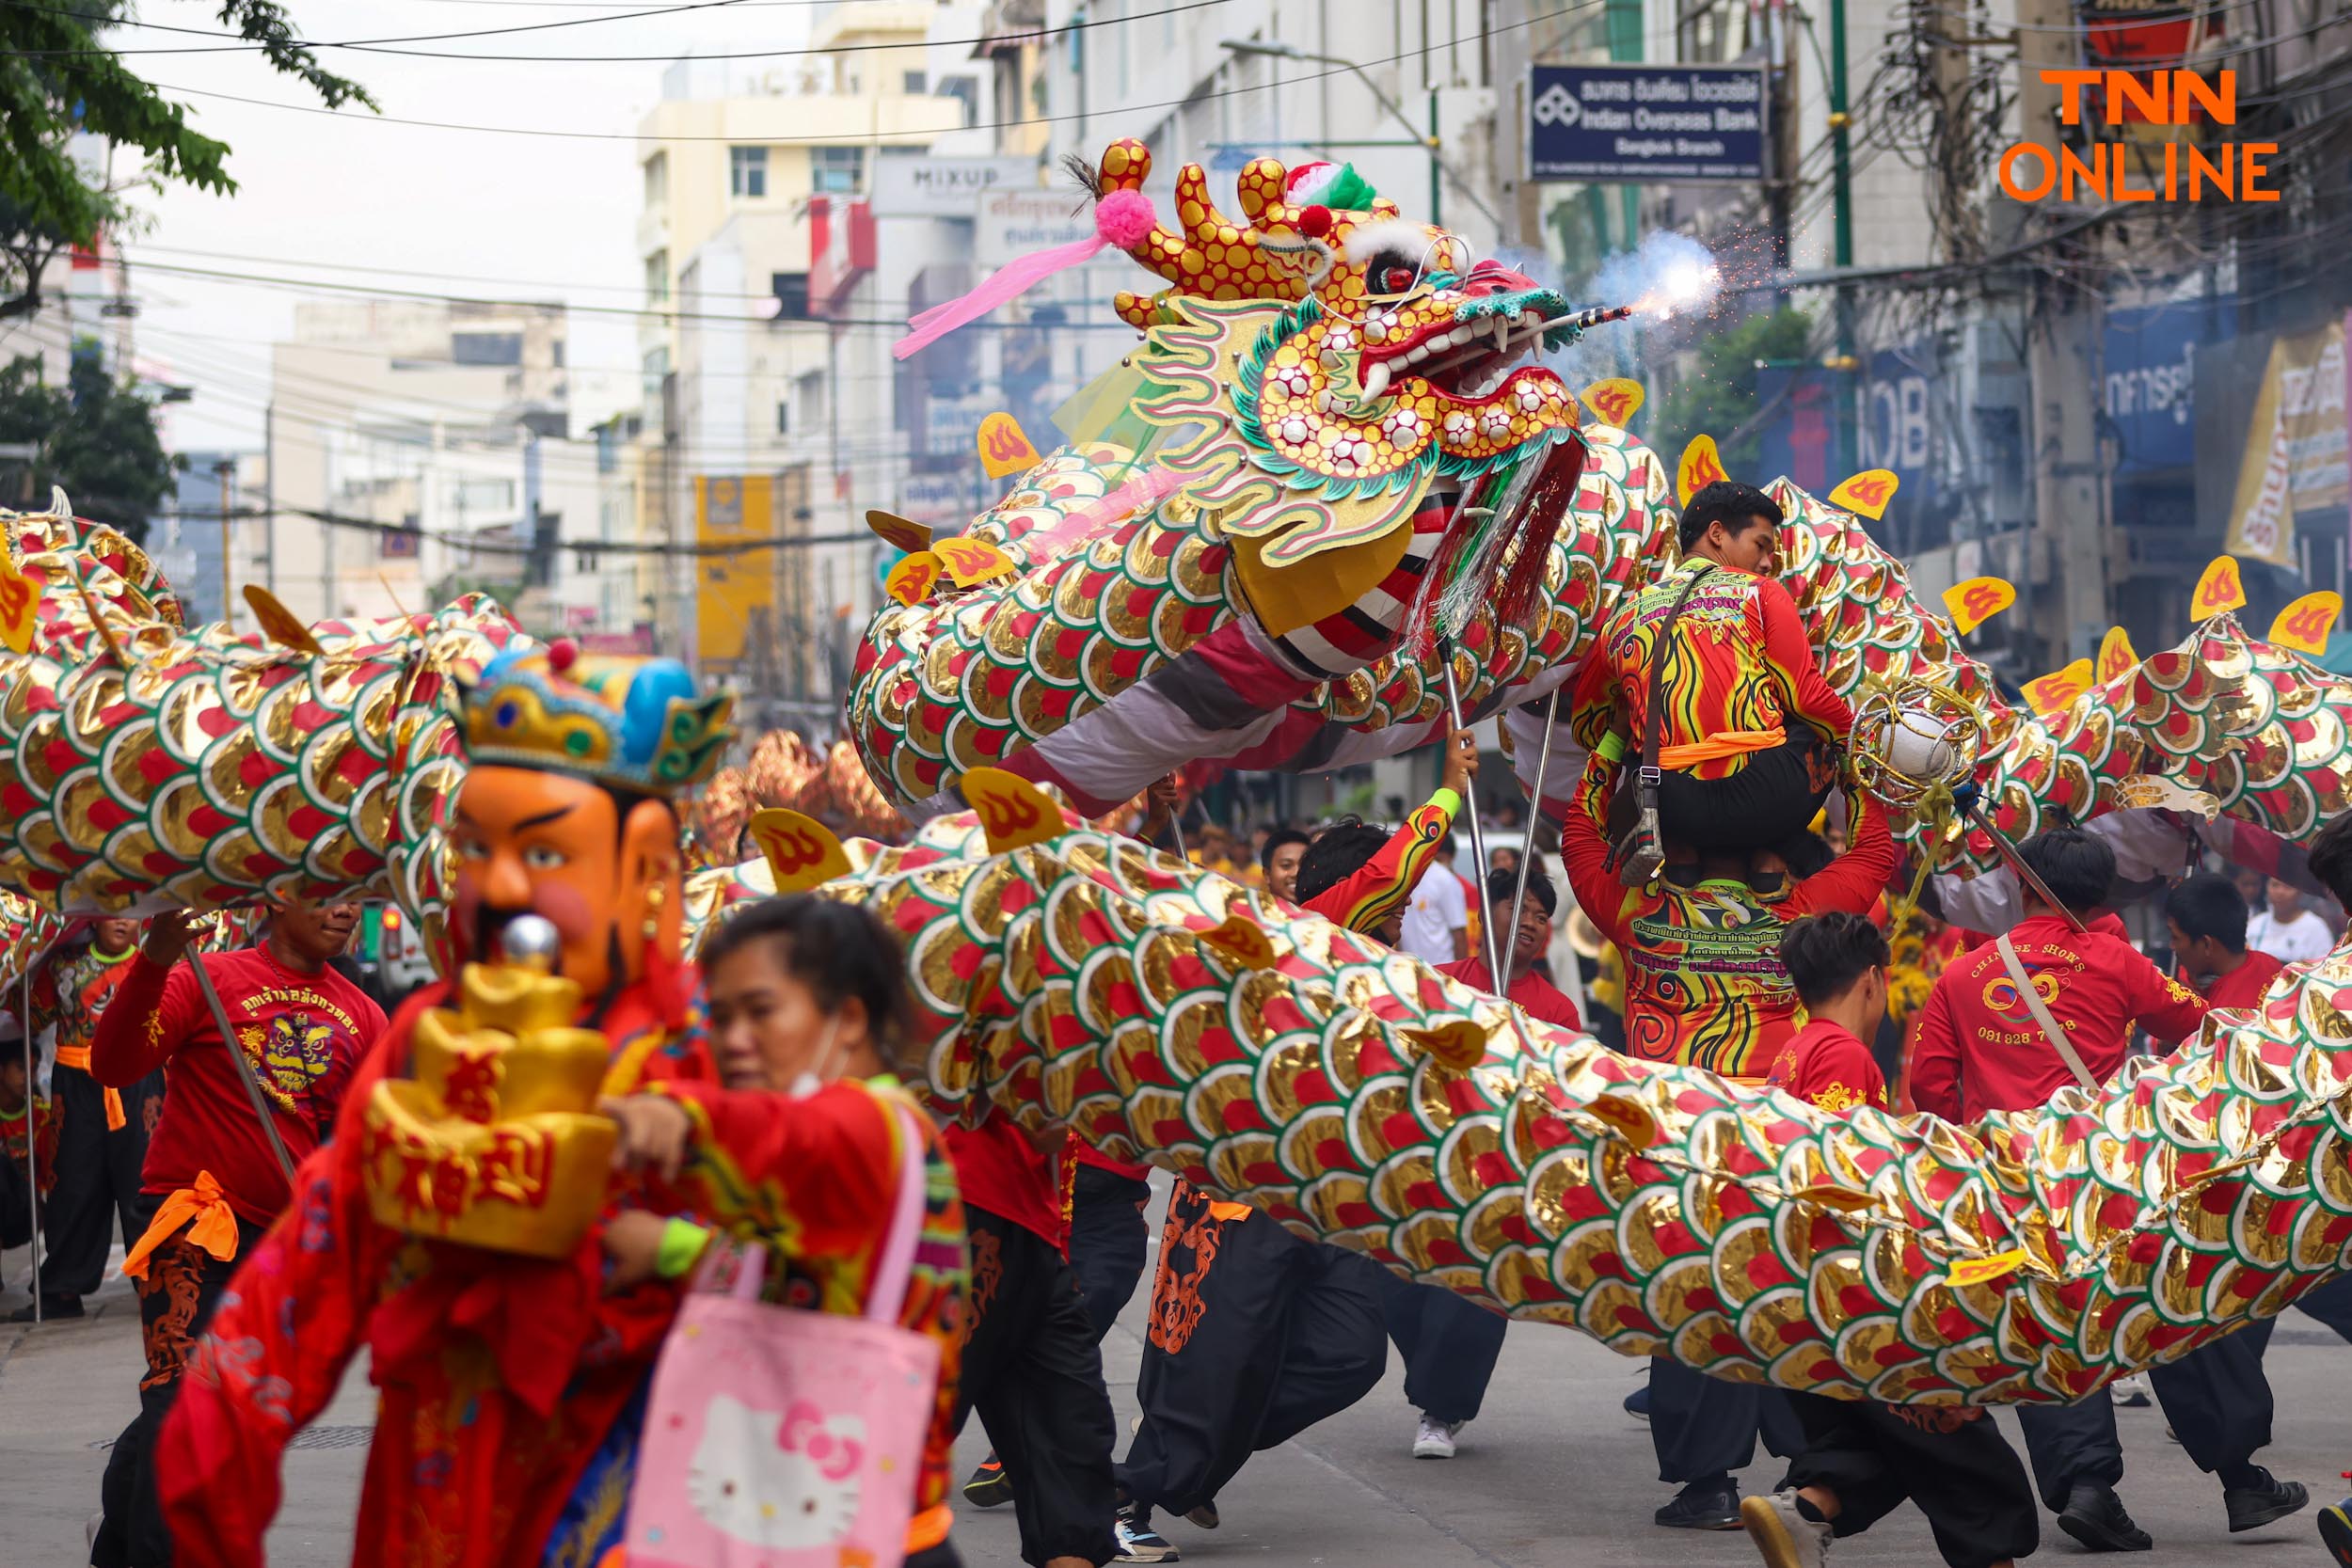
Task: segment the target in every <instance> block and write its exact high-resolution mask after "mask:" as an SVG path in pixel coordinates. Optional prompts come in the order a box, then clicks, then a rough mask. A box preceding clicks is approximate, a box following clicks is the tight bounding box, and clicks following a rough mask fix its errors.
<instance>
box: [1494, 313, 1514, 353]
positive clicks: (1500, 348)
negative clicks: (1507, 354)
mask: <svg viewBox="0 0 2352 1568" xmlns="http://www.w3.org/2000/svg"><path fill="white" fill-rule="evenodd" d="M1494 324H1495V325H1494V340H1495V352H1496V353H1497V354H1501V353H1503V352H1504V351H1505V350H1504V344H1505V343H1506V342H1507V341H1509V339H1510V336H1511V324H1510V323H1509V322H1507V321H1505V320H1503V319H1502V317H1501V316H1497V317H1495V318H1494Z"/></svg>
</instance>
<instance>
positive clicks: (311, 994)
mask: <svg viewBox="0 0 2352 1568" xmlns="http://www.w3.org/2000/svg"><path fill="white" fill-rule="evenodd" d="M188 963H201V964H202V965H203V966H204V972H205V974H208V975H210V976H211V977H212V981H213V988H214V989H215V990H217V991H218V992H219V993H220V1001H221V1006H223V1007H225V1008H227V1009H228V1012H229V1022H230V1026H231V1027H232V1028H233V1029H235V1030H236V1033H237V1045H236V1048H237V1049H239V1050H241V1051H243V1052H244V1053H245V1057H246V1061H247V1062H249V1063H251V1064H252V1067H253V1069H254V1075H255V1076H256V1077H257V1078H259V1079H260V1081H261V1085H262V1093H263V1095H264V1096H265V1097H266V1098H267V1099H268V1101H270V1114H271V1115H272V1116H273V1117H276V1118H277V1122H278V1136H279V1137H280V1138H282V1139H283V1140H285V1145H286V1153H287V1154H288V1155H289V1156H290V1157H292V1158H293V1160H294V1163H295V1164H301V1163H302V1162H303V1161H304V1160H305V1159H307V1158H308V1157H309V1156H310V1151H311V1150H312V1149H314V1148H318V1147H319V1145H320V1143H322V1142H323V1141H324V1140H325V1139H326V1134H327V1132H328V1131H329V1130H330V1129H331V1128H332V1127H333V1126H334V1123H335V1113H336V1109H337V1107H339V1106H340V1105H341V1104H342V1098H343V1091H344V1089H345V1088H346V1087H348V1086H349V1085H350V1083H351V1075H352V1072H353V1070H354V1069H356V1068H357V1067H358V1061H359V1053H361V1052H362V1051H363V1050H364V1049H366V1047H367V1045H368V1044H369V1042H371V1041H373V1039H374V1038H375V1037H377V1036H378V1035H381V1034H382V1033H383V1032H384V1010H383V1009H382V1008H381V1007H378V1006H376V1005H375V1004H374V1003H373V1002H371V1001H369V1000H368V998H367V996H366V995H365V994H364V993H363V992H362V991H361V990H359V988H358V987H357V986H355V985H353V984H352V983H351V982H350V981H348V980H346V979H344V978H343V977H342V975H340V974H336V973H335V972H334V971H333V970H331V969H327V970H321V971H320V972H319V973H318V974H296V973H295V972H294V971H293V970H291V969H288V968H287V967H286V966H285V965H283V964H281V963H279V962H278V959H277V958H274V957H272V956H271V954H270V951H269V949H268V948H267V947H266V946H263V947H248V948H246V949H244V950H243V951H241V952H236V953H203V954H195V955H191V956H190V957H189V958H188V959H187V960H186V961H185V962H183V963H180V964H175V965H174V966H172V968H171V969H169V970H168V971H167V970H164V969H162V968H159V967H158V966H157V965H156V964H155V963H154V962H153V961H152V960H151V959H150V958H148V957H147V956H146V955H145V954H141V955H140V956H139V957H138V958H135V959H134V960H133V961H132V963H131V965H130V967H129V969H128V970H127V972H126V973H125V974H123V976H122V980H121V983H120V985H119V986H118V987H117V989H116V990H115V994H114V997H113V1000H111V1001H110V1002H108V1003H107V1005H106V1010H105V1011H104V1012H103V1014H101V1015H100V1017H99V1021H98V1032H97V1035H96V1036H95V1037H94V1038H93V1039H92V1041H91V1045H90V1075H91V1076H92V1077H94V1078H96V1079H97V1080H98V1081H99V1082H100V1083H102V1084H104V1085H109V1086H110V1087H115V1088H122V1087H127V1086H128V1085H133V1084H135V1083H137V1082H138V1081H139V1080H140V1079H141V1078H144V1077H146V1076H147V1075H148V1074H149V1073H151V1072H152V1071H154V1070H155V1069H157V1068H159V1067H162V1066H164V1065H165V1064H166V1063H167V1062H168V1063H169V1064H170V1066H171V1072H170V1074H169V1075H168V1076H167V1078H166V1079H165V1081H164V1109H163V1115H162V1117H161V1118H160V1119H159V1120H158V1121H157V1122H156V1124H155V1133H154V1136H153V1138H152V1139H151V1140H150V1141H149V1143H148V1146H147V1165H146V1168H145V1170H144V1171H143V1172H142V1173H141V1184H140V1190H141V1191H143V1192H148V1193H159V1194H160V1193H173V1192H177V1191H179V1190H180V1189H181V1188H183V1187H189V1186H193V1185H195V1183H196V1177H197V1173H198V1172H199V1171H203V1170H209V1171H211V1172H212V1173H213V1175H214V1177H215V1180H218V1181H219V1182H220V1186H221V1192H222V1194H223V1196H226V1197H227V1198H228V1200H229V1206H230V1208H232V1209H234V1210H235V1211H236V1212H238V1213H239V1214H240V1215H242V1216H243V1217H244V1218H246V1219H247V1220H249V1221H251V1222H252V1223H253V1224H255V1225H267V1224H269V1223H270V1221H272V1220H274V1219H276V1218H277V1217H278V1212H279V1211H280V1210H282V1209H284V1208H285V1207H286V1202H287V1198H288V1196H289V1195H288V1193H287V1190H286V1177H285V1173H284V1172H282V1171H280V1170H279V1169H278V1157H277V1156H276V1155H275V1154H273V1153H272V1152H271V1151H270V1147H269V1139H268V1137H267V1136H266V1135H265V1134H264V1133H263V1132H262V1126H261V1123H260V1122H259V1121H257V1120H256V1119H255V1118H254V1115H253V1101H251V1099H250V1098H248V1097H247V1095H246V1089H245V1085H244V1083H243V1082H242V1081H240V1079H239V1078H238V1075H237V1069H236V1064H235V1063H233V1062H231V1061H230V1059H229V1057H228V1054H227V1053H226V1052H224V1051H223V1050H222V1049H221V1038H220V1031H219V1029H218V1028H217V1027H215V1025H214V1022H213V1014H212V1009H211V1008H210V1007H209V1006H206V1005H205V1002H204V993H203V992H202V990H199V989H198V986H197V982H196V976H195V975H194V974H190V973H189V972H188V968H187V964H188Z"/></svg>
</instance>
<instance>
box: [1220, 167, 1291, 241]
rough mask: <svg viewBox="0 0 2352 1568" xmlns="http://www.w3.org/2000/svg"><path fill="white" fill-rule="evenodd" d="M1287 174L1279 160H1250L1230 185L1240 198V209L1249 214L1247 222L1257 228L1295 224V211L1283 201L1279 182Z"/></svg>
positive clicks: (1280, 182) (1287, 171)
mask: <svg viewBox="0 0 2352 1568" xmlns="http://www.w3.org/2000/svg"><path fill="white" fill-rule="evenodd" d="M1289 173H1290V171H1289V170H1288V169H1286V168H1284V167H1283V166H1282V160H1281V159H1279V158H1252V159H1251V160H1250V161H1249V166H1248V167H1247V168H1245V169H1243V170H1242V171H1241V178H1240V179H1238V180H1236V181H1235V182H1233V185H1234V190H1235V191H1236V192H1237V193H1238V194H1239V196H1240V197H1241V210H1242V211H1243V212H1245V213H1247V214H1249V221H1250V222H1251V223H1252V224H1255V225H1256V226H1257V227H1258V228H1260V229H1271V228H1273V227H1274V226H1275V225H1276V224H1295V223H1296V222H1297V221H1298V209H1297V208H1295V207H1293V206H1292V205H1290V203H1288V202H1286V201H1284V200H1283V199H1282V182H1283V181H1284V179H1285V178H1287V177H1288V175H1289Z"/></svg>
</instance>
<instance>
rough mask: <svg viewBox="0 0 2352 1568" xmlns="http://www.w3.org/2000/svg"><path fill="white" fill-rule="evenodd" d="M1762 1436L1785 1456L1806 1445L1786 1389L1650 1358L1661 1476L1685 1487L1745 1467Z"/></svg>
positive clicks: (1652, 1431)
mask: <svg viewBox="0 0 2352 1568" xmlns="http://www.w3.org/2000/svg"><path fill="white" fill-rule="evenodd" d="M1758 1437H1761V1438H1763V1439H1764V1447H1765V1448H1766V1449H1768V1450H1769V1451H1771V1452H1772V1454H1774V1455H1776V1456H1777V1457H1779V1458H1782V1459H1794V1458H1795V1457H1796V1456H1797V1455H1798V1454H1799V1453H1800V1452H1802V1451H1803V1450H1804V1428H1803V1427H1801V1426H1799V1425H1798V1424H1797V1417H1796V1413H1795V1412H1794V1411H1792V1410H1790V1409H1789V1408H1788V1396H1787V1395H1786V1394H1784V1393H1782V1392H1781V1391H1780V1390H1779V1389H1777V1388H1759V1387H1757V1386H1755V1385H1754V1384H1750V1383H1729V1382H1726V1381H1724V1379H1722V1378H1719V1377H1708V1375H1707V1374H1706V1373H1705V1372H1694V1371H1692V1370H1691V1369H1690V1368H1688V1367H1686V1366H1684V1365H1682V1363H1681V1362H1679V1361H1669V1360H1667V1359H1666V1358H1665V1357H1664V1356H1662V1355H1654V1356H1651V1357H1650V1363H1649V1440H1650V1447H1651V1448H1652V1449H1654V1450H1656V1452H1657V1454H1658V1479H1659V1480H1660V1481H1666V1482H1668V1483H1670V1484H1672V1485H1676V1486H1680V1485H1683V1484H1685V1483H1687V1482H1690V1481H1708V1480H1710V1479H1712V1478H1713V1477H1716V1476H1727V1475H1729V1474H1730V1473H1731V1472H1732V1471H1734V1470H1743V1469H1745V1468H1747V1466H1748V1465H1751V1464H1753V1463H1754V1462H1755V1460H1756V1439H1757V1438H1758Z"/></svg>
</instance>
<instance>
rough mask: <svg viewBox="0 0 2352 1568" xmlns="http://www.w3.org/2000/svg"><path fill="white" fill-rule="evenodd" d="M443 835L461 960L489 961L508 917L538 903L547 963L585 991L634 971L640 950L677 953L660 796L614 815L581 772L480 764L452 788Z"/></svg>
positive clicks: (629, 977)
mask: <svg viewBox="0 0 2352 1568" xmlns="http://www.w3.org/2000/svg"><path fill="white" fill-rule="evenodd" d="M450 843H451V848H452V851H453V856H454V860H455V866H456V876H455V879H454V888H453V898H452V901H451V911H450V912H451V924H450V929H451V937H452V940H453V942H454V943H455V944H456V946H457V950H458V953H457V956H458V958H460V959H461V960H474V961H480V960H483V959H485V958H487V959H492V960H495V959H496V958H498V956H499V952H498V935H499V933H500V932H501V930H502V929H504V927H505V925H506V923H507V922H508V921H509V920H512V919H513V918H514V917H516V915H520V914H536V915H540V916H543V917H545V918H546V919H547V920H548V922H549V923H551V924H552V925H553V926H554V927H555V929H556V932H557V934H558V936H559V937H561V938H562V942H563V946H562V949H561V954H560V957H559V958H558V959H557V964H556V972H557V973H558V974H562V975H564V977H565V978H567V979H572V980H577V981H578V982H580V990H581V991H582V993H583V994H584V995H586V996H587V997H589V998H591V999H594V998H596V997H598V996H600V995H601V994H602V993H603V992H604V991H605V990H607V989H608V987H610V986H612V985H613V984H615V983H616V982H617V983H619V984H628V983H629V982H631V981H634V980H637V979H639V978H640V977H642V976H643V975H644V971H645V958H646V954H647V952H648V951H649V950H653V951H659V952H660V953H661V955H662V956H663V957H665V958H668V959H669V960H670V961H672V962H675V961H676V959H677V958H678V952H679V941H680V929H681V927H680V921H681V917H682V910H681V905H682V904H683V902H684V890H683V888H682V886H681V884H680V881H679V869H678V856H677V819H676V817H675V816H673V815H672V813H671V810H670V808H669V807H668V806H667V805H664V804H663V803H661V802H660V801H659V800H641V801H639V802H637V803H636V804H635V805H632V806H630V807H629V808H628V813H627V815H626V816H623V815H622V814H621V812H620V810H619V808H618V806H617V805H616V803H615V800H614V798H613V797H612V796H611V795H609V794H607V793H606V792H605V791H604V790H602V789H600V788H598V787H597V786H596V785H595V784H590V783H588V782H587V781H585V780H583V779H577V778H573V777H571V776H570V775H568V774H564V773H555V772H542V771H539V770H537V769H535V768H501V767H495V766H493V767H478V768H474V769H473V770H472V771H470V772H469V773H468V774H467V775H466V783H465V786H464V787H463V788H462V789H460V790H459V791H458V795H457V811H456V816H455V819H454V821H453V824H452V826H451V831H450ZM649 927H650V930H649Z"/></svg>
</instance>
